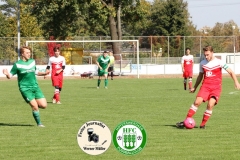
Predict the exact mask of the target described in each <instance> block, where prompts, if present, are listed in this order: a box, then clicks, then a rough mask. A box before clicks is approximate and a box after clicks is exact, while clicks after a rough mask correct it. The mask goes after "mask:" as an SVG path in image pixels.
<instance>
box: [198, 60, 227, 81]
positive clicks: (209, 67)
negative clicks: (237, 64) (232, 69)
mask: <svg viewBox="0 0 240 160" xmlns="http://www.w3.org/2000/svg"><path fill="white" fill-rule="evenodd" d="M222 68H224V69H225V70H226V69H227V68H228V66H227V64H226V63H224V62H223V61H221V60H220V59H218V58H216V57H214V59H213V60H211V61H207V60H206V59H204V60H202V61H201V62H200V72H201V73H203V74H204V80H203V84H211V85H221V84H222Z"/></svg>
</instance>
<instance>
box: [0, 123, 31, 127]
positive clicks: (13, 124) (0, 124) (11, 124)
mask: <svg viewBox="0 0 240 160" xmlns="http://www.w3.org/2000/svg"><path fill="white" fill-rule="evenodd" d="M0 126H20V127H22V126H24V127H32V126H34V125H32V124H16V123H0Z"/></svg>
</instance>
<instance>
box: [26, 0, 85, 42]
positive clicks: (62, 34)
mask: <svg viewBox="0 0 240 160" xmlns="http://www.w3.org/2000/svg"><path fill="white" fill-rule="evenodd" d="M83 2H84V0H61V1H60V0H42V1H38V0H32V1H29V0H24V3H25V4H27V5H28V6H29V7H31V13H32V15H34V16H36V17H37V19H38V23H39V25H40V26H41V27H42V30H43V31H44V33H43V35H44V37H46V38H47V39H49V37H50V36H54V37H55V38H56V39H60V40H65V39H66V38H67V37H69V36H73V35H74V34H75V33H76V31H77V29H78V25H77V22H78V20H79V17H81V16H82V15H81V12H80V9H79V8H80V4H82V3H83Z"/></svg>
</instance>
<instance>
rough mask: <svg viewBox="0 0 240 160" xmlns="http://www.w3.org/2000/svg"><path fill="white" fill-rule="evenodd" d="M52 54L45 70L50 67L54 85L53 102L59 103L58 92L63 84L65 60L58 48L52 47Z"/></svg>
mask: <svg viewBox="0 0 240 160" xmlns="http://www.w3.org/2000/svg"><path fill="white" fill-rule="evenodd" d="M53 51H54V56H52V57H50V58H49V61H48V65H47V68H46V70H49V69H50V67H51V68H52V72H51V79H52V85H53V86H54V87H55V90H54V95H53V101H52V102H53V103H56V104H61V102H60V92H61V90H62V86H63V70H64V69H65V65H66V60H65V58H64V57H63V56H61V55H60V48H59V47H54V48H53Z"/></svg>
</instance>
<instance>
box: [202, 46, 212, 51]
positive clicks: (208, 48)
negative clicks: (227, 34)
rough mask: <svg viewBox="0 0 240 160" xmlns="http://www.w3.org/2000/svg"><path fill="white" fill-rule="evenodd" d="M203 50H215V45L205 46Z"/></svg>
mask: <svg viewBox="0 0 240 160" xmlns="http://www.w3.org/2000/svg"><path fill="white" fill-rule="evenodd" d="M203 51H204V52H205V51H211V52H213V47H212V46H205V47H204V48H203Z"/></svg>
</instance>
